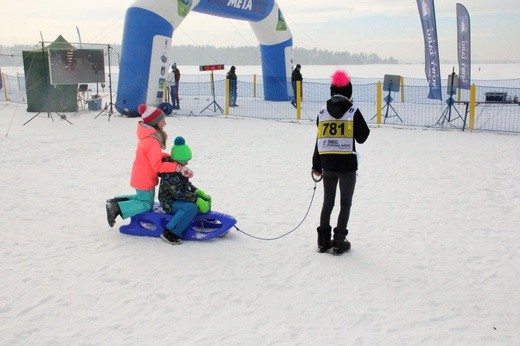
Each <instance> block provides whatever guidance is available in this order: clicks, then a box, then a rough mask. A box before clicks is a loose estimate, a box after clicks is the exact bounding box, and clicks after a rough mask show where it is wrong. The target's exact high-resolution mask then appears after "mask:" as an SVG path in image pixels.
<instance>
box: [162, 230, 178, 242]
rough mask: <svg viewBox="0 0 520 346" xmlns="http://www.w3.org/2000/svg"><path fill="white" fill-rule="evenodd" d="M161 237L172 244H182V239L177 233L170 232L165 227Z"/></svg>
mask: <svg viewBox="0 0 520 346" xmlns="http://www.w3.org/2000/svg"><path fill="white" fill-rule="evenodd" d="M161 239H162V240H164V241H165V242H167V243H168V244H172V245H179V244H182V239H181V238H179V236H178V235H177V234H174V233H172V232H170V230H168V229H167V228H165V229H164V231H163V232H162V234H161Z"/></svg>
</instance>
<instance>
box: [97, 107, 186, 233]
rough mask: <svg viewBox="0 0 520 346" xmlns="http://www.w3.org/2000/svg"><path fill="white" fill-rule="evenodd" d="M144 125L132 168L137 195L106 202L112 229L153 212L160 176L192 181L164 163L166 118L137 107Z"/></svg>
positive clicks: (179, 168)
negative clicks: (178, 176) (175, 174)
mask: <svg viewBox="0 0 520 346" xmlns="http://www.w3.org/2000/svg"><path fill="white" fill-rule="evenodd" d="M138 111H139V114H141V118H142V121H139V122H138V123H137V139H138V143H137V149H136V151H135V159H134V163H133V165H132V175H131V177H130V186H132V187H133V188H135V191H136V193H135V195H125V196H117V197H114V198H112V199H109V200H107V201H106V211H107V221H108V224H109V225H110V227H113V226H114V224H115V222H116V218H117V217H118V216H121V217H122V218H123V219H126V218H129V217H132V216H134V215H137V214H140V213H143V212H146V211H149V210H152V208H153V205H154V200H155V186H157V184H158V183H159V173H171V172H179V173H181V174H182V175H183V176H185V177H188V178H191V177H192V176H193V172H192V171H191V170H190V169H189V168H188V167H185V166H183V165H181V164H179V163H177V162H167V161H164V159H165V158H167V157H169V156H170V155H169V154H168V153H165V152H163V151H162V149H165V148H166V140H167V138H168V135H167V134H166V132H164V127H165V126H166V120H165V115H164V113H163V111H161V110H160V109H158V108H155V107H151V106H147V105H145V104H141V105H139V107H138Z"/></svg>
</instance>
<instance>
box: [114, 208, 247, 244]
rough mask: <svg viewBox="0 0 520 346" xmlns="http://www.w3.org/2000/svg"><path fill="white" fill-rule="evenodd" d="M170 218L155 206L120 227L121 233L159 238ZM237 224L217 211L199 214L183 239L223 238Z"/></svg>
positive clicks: (183, 235)
mask: <svg viewBox="0 0 520 346" xmlns="http://www.w3.org/2000/svg"><path fill="white" fill-rule="evenodd" d="M170 218H171V214H167V213H165V212H164V211H163V210H162V208H161V206H160V205H159V204H155V205H154V209H153V210H152V211H147V212H144V213H141V214H137V215H135V216H132V218H131V219H130V223H129V224H128V225H123V226H121V227H119V231H120V232H121V233H124V234H130V235H137V236H146V237H159V236H160V235H161V233H162V232H163V230H164V227H165V226H166V224H167V223H168V221H170ZM236 222H237V220H235V218H234V217H232V216H230V215H227V214H223V213H219V212H216V211H210V212H208V213H206V214H197V215H195V217H194V218H193V221H192V222H191V225H190V226H188V228H186V229H185V230H184V232H183V233H182V239H183V240H198V241H203V240H209V239H212V238H215V237H223V236H224V235H226V234H227V233H228V232H229V231H230V229H231V227H233V226H234V225H235V224H236Z"/></svg>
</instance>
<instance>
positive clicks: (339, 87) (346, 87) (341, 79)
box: [330, 70, 352, 99]
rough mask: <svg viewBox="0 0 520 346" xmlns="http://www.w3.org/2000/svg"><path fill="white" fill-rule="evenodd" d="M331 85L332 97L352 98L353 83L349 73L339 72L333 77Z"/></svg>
mask: <svg viewBox="0 0 520 346" xmlns="http://www.w3.org/2000/svg"><path fill="white" fill-rule="evenodd" d="M330 79H331V84H330V95H331V96H334V95H338V94H339V95H343V96H346V97H347V98H349V99H350V98H351V97H352V83H351V79H350V76H349V75H348V73H347V72H345V71H343V70H337V71H336V72H334V74H333V75H332V76H331V78H330Z"/></svg>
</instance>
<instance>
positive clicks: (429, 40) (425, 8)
mask: <svg viewBox="0 0 520 346" xmlns="http://www.w3.org/2000/svg"><path fill="white" fill-rule="evenodd" d="M417 7H418V8H419V15H420V16H421V24H422V29H423V35H424V55H425V63H424V64H425V69H424V70H425V73H426V79H427V80H428V83H429V84H430V92H429V93H428V98H429V99H439V100H442V91H441V72H440V63H439V45H438V42H437V24H436V20H435V5H434V3H433V0H417Z"/></svg>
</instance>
